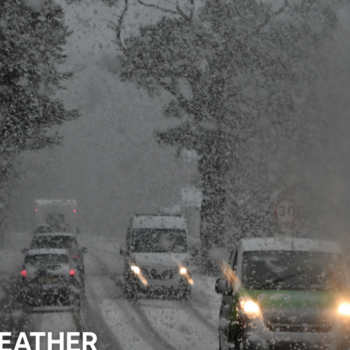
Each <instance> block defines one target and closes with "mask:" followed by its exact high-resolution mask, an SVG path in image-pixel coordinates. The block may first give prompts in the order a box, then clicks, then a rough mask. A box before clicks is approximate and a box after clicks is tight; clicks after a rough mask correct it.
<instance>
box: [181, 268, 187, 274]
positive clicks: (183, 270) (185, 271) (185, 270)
mask: <svg viewBox="0 0 350 350" xmlns="http://www.w3.org/2000/svg"><path fill="white" fill-rule="evenodd" d="M186 273H187V269H186V267H181V268H180V274H181V275H185V274H186Z"/></svg>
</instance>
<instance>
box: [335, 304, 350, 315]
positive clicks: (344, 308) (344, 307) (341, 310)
mask: <svg viewBox="0 0 350 350" xmlns="http://www.w3.org/2000/svg"><path fill="white" fill-rule="evenodd" d="M338 314H341V315H343V316H350V304H349V303H342V304H340V305H339V307H338Z"/></svg>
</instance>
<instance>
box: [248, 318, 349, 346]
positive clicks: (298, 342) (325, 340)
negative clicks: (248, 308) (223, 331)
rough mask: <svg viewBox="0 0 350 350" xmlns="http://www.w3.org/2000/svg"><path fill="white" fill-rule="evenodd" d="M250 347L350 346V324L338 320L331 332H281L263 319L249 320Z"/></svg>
mask: <svg viewBox="0 0 350 350" xmlns="http://www.w3.org/2000/svg"><path fill="white" fill-rule="evenodd" d="M244 338H245V342H246V344H247V345H248V348H251V349H255V348H259V349H264V350H265V349H266V350H279V349H294V348H295V349H300V348H306V349H329V350H333V349H334V350H340V349H341V350H343V349H344V350H345V349H349V348H350V324H349V323H346V322H342V321H339V322H336V323H335V324H334V325H333V327H332V329H331V330H330V331H329V332H279V331H271V330H269V329H268V328H267V327H266V326H265V324H264V322H263V321H261V320H259V319H257V320H249V321H248V322H247V323H246V326H245V329H244Z"/></svg>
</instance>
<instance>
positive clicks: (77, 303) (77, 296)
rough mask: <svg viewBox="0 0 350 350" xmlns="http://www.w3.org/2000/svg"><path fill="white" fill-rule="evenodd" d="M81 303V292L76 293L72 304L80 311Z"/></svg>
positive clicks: (75, 309) (74, 308)
mask: <svg viewBox="0 0 350 350" xmlns="http://www.w3.org/2000/svg"><path fill="white" fill-rule="evenodd" d="M80 305H81V300H80V294H75V295H74V299H73V301H72V306H73V310H74V311H79V310H80Z"/></svg>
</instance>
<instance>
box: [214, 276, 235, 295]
mask: <svg viewBox="0 0 350 350" xmlns="http://www.w3.org/2000/svg"><path fill="white" fill-rule="evenodd" d="M215 292H216V293H218V294H223V295H229V294H231V293H232V292H233V290H232V288H231V286H230V285H229V283H228V282H227V280H226V279H225V278H218V279H217V280H216V283H215Z"/></svg>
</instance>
